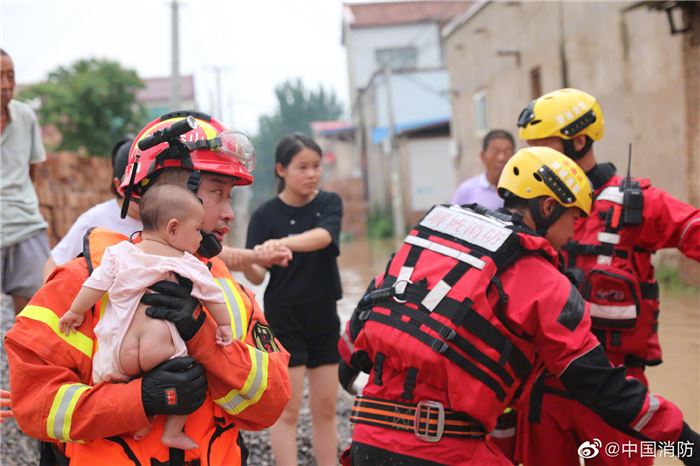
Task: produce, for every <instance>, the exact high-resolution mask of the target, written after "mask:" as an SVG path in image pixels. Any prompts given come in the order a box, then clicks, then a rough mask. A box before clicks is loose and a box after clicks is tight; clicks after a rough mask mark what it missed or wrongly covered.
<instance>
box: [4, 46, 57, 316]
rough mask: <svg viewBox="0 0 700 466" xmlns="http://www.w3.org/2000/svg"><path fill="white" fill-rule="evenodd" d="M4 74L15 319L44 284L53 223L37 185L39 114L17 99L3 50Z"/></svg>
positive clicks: (7, 248)
mask: <svg viewBox="0 0 700 466" xmlns="http://www.w3.org/2000/svg"><path fill="white" fill-rule="evenodd" d="M0 60H1V63H0V72H1V74H2V86H1V93H2V102H1V103H2V105H1V107H0V116H1V117H2V128H1V131H2V146H1V148H2V150H1V152H2V171H1V173H0V190H1V192H0V199H1V201H2V202H1V205H0V207H1V211H2V212H1V213H0V245H1V246H2V255H1V262H0V281H1V282H2V292H3V293H5V294H9V295H11V296H12V299H13V301H14V307H15V314H19V312H20V311H21V310H22V309H24V307H25V306H26V305H27V303H29V300H30V299H31V298H32V296H34V293H36V291H37V290H38V289H39V288H40V287H41V285H42V284H43V280H42V273H41V272H42V267H41V264H43V263H44V262H45V261H46V258H47V257H48V255H49V244H48V240H47V237H46V227H47V226H48V224H47V223H46V220H44V217H42V216H41V213H40V212H39V199H38V197H37V195H36V191H35V190H34V185H33V184H32V180H33V179H34V173H35V171H36V165H37V164H39V163H42V162H44V161H45V160H46V151H45V150H44V144H43V143H42V141H41V133H40V129H39V123H38V122H37V120H36V115H34V111H33V110H32V109H31V108H30V107H29V106H28V105H27V104H24V103H22V102H19V101H17V100H13V99H12V96H13V94H14V89H15V68H14V64H13V63H12V59H11V58H10V56H9V55H8V54H7V53H6V52H5V51H4V50H1V49H0Z"/></svg>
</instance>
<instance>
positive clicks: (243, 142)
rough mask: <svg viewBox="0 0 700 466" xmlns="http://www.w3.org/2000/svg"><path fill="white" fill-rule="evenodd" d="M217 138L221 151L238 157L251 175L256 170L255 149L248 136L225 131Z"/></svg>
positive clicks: (237, 132)
mask: <svg viewBox="0 0 700 466" xmlns="http://www.w3.org/2000/svg"><path fill="white" fill-rule="evenodd" d="M217 138H218V139H220V144H221V145H220V146H219V147H218V150H219V151H221V152H224V153H225V154H228V155H232V156H234V157H236V158H237V159H238V161H239V162H241V163H242V164H243V165H244V166H245V167H246V169H247V170H248V171H249V172H250V173H252V172H253V170H255V149H254V148H253V143H252V142H251V141H250V138H249V137H248V136H247V135H246V134H244V133H242V132H240V131H224V132H223V133H221V134H219V135H218V136H217ZM215 151H216V149H215Z"/></svg>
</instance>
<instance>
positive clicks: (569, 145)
mask: <svg viewBox="0 0 700 466" xmlns="http://www.w3.org/2000/svg"><path fill="white" fill-rule="evenodd" d="M560 139H561V141H562V142H563V143H564V155H566V156H567V157H569V158H570V159H571V160H579V159H581V158H583V156H584V155H586V154H587V153H588V151H589V150H590V149H591V146H592V145H593V139H591V138H590V137H589V136H586V144H584V146H583V147H582V148H581V150H578V151H577V150H576V149H575V148H574V140H573V139H564V138H560Z"/></svg>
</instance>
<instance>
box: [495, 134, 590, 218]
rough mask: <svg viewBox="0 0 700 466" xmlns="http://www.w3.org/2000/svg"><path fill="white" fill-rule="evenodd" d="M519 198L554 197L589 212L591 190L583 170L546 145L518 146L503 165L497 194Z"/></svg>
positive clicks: (563, 203) (569, 205) (585, 212)
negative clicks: (523, 147) (508, 194)
mask: <svg viewBox="0 0 700 466" xmlns="http://www.w3.org/2000/svg"><path fill="white" fill-rule="evenodd" d="M507 193H512V194H514V195H515V196H517V197H519V198H522V199H535V198H538V197H540V196H549V197H552V198H554V199H555V200H556V201H557V202H558V203H559V204H561V205H562V206H563V207H566V208H570V207H578V208H579V209H580V210H581V211H582V212H583V213H584V214H585V215H588V214H589V213H590V212H591V206H592V204H593V192H592V190H591V185H590V183H589V181H588V177H586V175H585V173H583V170H581V168H580V167H579V166H578V165H576V163H575V162H573V161H572V160H571V159H569V158H568V157H566V156H565V155H563V154H561V153H559V152H557V151H555V150H554V149H550V148H548V147H528V148H526V149H521V150H519V151H518V152H517V153H516V154H515V155H514V156H513V157H512V158H511V159H510V160H509V161H508V163H506V166H505V167H504V168H503V173H502V174H501V178H500V180H499V181H498V194H499V195H500V196H501V197H504V198H505V197H506V196H507Z"/></svg>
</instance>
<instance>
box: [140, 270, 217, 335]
mask: <svg viewBox="0 0 700 466" xmlns="http://www.w3.org/2000/svg"><path fill="white" fill-rule="evenodd" d="M175 276H176V277H177V281H178V282H179V284H178V283H173V282H169V281H160V282H157V283H154V284H153V285H151V286H150V287H149V289H151V290H153V291H155V292H156V294H148V293H147V294H145V295H143V297H142V298H141V302H142V303H143V304H147V305H148V306H153V307H149V308H147V309H146V315H147V316H148V317H152V318H154V319H164V320H169V321H170V322H172V323H173V324H175V327H177V331H178V333H179V334H180V336H181V337H182V339H183V340H185V341H190V340H191V339H192V337H194V336H195V335H196V334H197V332H199V329H200V328H202V325H203V324H204V320H205V319H206V318H207V314H206V313H205V312H203V311H202V305H201V304H200V302H199V300H197V298H193V297H192V296H190V295H191V294H192V280H190V279H189V278H184V277H181V276H180V275H178V274H175Z"/></svg>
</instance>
